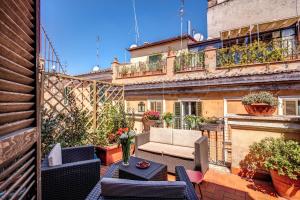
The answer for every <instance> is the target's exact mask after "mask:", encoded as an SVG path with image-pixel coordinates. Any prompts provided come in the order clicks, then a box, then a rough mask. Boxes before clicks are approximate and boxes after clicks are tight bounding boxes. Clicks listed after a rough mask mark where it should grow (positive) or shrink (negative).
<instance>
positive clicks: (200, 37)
mask: <svg viewBox="0 0 300 200" xmlns="http://www.w3.org/2000/svg"><path fill="white" fill-rule="evenodd" d="M194 39H195V40H196V41H198V42H199V41H203V39H204V36H203V35H202V34H201V33H196V34H195V35H194Z"/></svg>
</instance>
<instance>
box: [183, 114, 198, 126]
mask: <svg viewBox="0 0 300 200" xmlns="http://www.w3.org/2000/svg"><path fill="white" fill-rule="evenodd" d="M184 121H185V123H186V125H187V127H188V129H195V128H196V127H197V125H198V124H199V123H200V118H199V117H198V116H195V115H186V116H185V117H184Z"/></svg>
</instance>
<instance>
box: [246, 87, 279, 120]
mask: <svg viewBox="0 0 300 200" xmlns="http://www.w3.org/2000/svg"><path fill="white" fill-rule="evenodd" d="M242 104H243V105H244V106H245V109H246V111H247V112H248V114H250V115H262V116H268V115H272V114H273V113H274V112H275V110H276V106H277V105H278V101H277V99H276V97H274V96H273V95H272V94H271V93H269V92H264V91H263V92H258V93H251V94H248V95H246V96H244V97H243V98H242Z"/></svg>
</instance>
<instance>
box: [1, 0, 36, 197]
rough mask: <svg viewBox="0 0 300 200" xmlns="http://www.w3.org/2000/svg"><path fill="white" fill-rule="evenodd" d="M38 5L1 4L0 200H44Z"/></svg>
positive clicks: (8, 0) (22, 0)
mask: <svg viewBox="0 0 300 200" xmlns="http://www.w3.org/2000/svg"><path fill="white" fill-rule="evenodd" d="M38 55H39V0H18V1H12V0H1V1H0V191H1V192H0V198H1V200H2V199H3V200H6V199H40V131H39V128H40V117H39V116H40V115H39V99H40V98H39V89H40V88H39V83H38Z"/></svg>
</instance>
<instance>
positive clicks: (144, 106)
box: [138, 101, 146, 113]
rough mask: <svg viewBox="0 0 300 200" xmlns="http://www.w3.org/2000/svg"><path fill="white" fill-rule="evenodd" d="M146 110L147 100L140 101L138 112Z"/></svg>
mask: <svg viewBox="0 0 300 200" xmlns="http://www.w3.org/2000/svg"><path fill="white" fill-rule="evenodd" d="M141 104H143V110H140V105H141ZM145 111H146V104H145V102H143V101H140V102H139V103H138V112H141V113H143V112H145Z"/></svg>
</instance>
